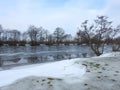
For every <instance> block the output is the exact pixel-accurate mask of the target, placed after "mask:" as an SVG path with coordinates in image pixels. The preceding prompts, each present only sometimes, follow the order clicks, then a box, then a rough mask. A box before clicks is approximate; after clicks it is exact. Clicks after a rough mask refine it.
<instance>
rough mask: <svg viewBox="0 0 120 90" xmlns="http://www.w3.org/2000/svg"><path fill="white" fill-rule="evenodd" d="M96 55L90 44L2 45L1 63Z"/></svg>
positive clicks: (38, 61) (44, 60) (49, 60)
mask: <svg viewBox="0 0 120 90" xmlns="http://www.w3.org/2000/svg"><path fill="white" fill-rule="evenodd" d="M90 56H94V54H93V53H92V51H91V50H90V49H89V47H88V46H86V45H82V46H49V47H48V46H33V47H31V46H26V47H23V46H16V47H9V46H3V47H0V63H1V65H2V66H6V65H20V64H32V63H43V62H51V61H59V60H64V59H72V58H80V57H90Z"/></svg>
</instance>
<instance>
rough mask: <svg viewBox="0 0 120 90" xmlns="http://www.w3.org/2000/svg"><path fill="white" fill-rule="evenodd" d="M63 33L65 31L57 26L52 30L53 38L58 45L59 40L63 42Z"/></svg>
mask: <svg viewBox="0 0 120 90" xmlns="http://www.w3.org/2000/svg"><path fill="white" fill-rule="evenodd" d="M64 34H65V31H64V30H63V29H62V28H60V27H57V28H56V30H55V31H54V33H53V35H54V38H55V42H56V43H57V44H58V45H59V44H60V43H61V42H63V38H64Z"/></svg>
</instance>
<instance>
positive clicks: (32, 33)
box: [27, 25, 39, 46]
mask: <svg viewBox="0 0 120 90" xmlns="http://www.w3.org/2000/svg"><path fill="white" fill-rule="evenodd" d="M38 32H39V30H38V29H37V28H36V27H35V26H33V25H31V26H30V27H29V28H28V31H27V33H28V35H29V38H30V44H31V45H32V46H34V45H37V36H38Z"/></svg>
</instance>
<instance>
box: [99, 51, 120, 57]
mask: <svg viewBox="0 0 120 90" xmlns="http://www.w3.org/2000/svg"><path fill="white" fill-rule="evenodd" d="M114 56H120V52H109V53H104V54H102V55H101V56H100V57H114Z"/></svg>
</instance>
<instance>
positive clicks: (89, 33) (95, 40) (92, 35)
mask: <svg viewBox="0 0 120 90" xmlns="http://www.w3.org/2000/svg"><path fill="white" fill-rule="evenodd" d="M107 19H108V17H106V16H99V17H97V19H96V20H95V24H94V25H88V20H86V21H84V22H83V23H82V25H81V29H79V36H80V37H81V40H84V41H85V42H86V44H87V45H88V46H90V48H91V49H92V50H93V51H94V53H95V54H96V55H97V56H99V55H101V54H102V53H103V51H104V45H105V42H104V40H105V38H106V36H107V35H108V34H109V32H110V31H111V28H112V27H111V23H112V22H109V21H108V20H107Z"/></svg>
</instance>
